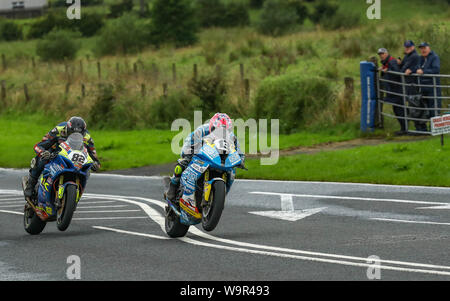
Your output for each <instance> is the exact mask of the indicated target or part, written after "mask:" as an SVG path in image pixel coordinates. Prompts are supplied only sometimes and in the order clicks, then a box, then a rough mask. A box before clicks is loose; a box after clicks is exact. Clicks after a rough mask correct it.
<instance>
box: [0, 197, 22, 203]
mask: <svg viewBox="0 0 450 301" xmlns="http://www.w3.org/2000/svg"><path fill="white" fill-rule="evenodd" d="M8 201H16V202H18V201H23V202H25V199H24V198H10V199H1V200H0V204H1V203H3V202H8Z"/></svg>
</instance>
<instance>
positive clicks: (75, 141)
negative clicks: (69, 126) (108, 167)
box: [66, 133, 84, 151]
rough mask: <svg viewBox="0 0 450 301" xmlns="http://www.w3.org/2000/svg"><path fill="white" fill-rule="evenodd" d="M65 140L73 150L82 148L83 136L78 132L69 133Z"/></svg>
mask: <svg viewBox="0 0 450 301" xmlns="http://www.w3.org/2000/svg"><path fill="white" fill-rule="evenodd" d="M66 142H67V144H68V145H69V146H70V148H71V149H73V150H77V151H82V150H83V148H84V145H83V136H82V135H81V134H80V133H73V134H70V136H69V137H68V138H67V141H66Z"/></svg>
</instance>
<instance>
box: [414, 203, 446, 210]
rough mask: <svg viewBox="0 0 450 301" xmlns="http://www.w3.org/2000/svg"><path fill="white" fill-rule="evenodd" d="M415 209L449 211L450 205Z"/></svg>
mask: <svg viewBox="0 0 450 301" xmlns="http://www.w3.org/2000/svg"><path fill="white" fill-rule="evenodd" d="M416 209H450V204H447V205H442V206H431V207H419V208H416Z"/></svg>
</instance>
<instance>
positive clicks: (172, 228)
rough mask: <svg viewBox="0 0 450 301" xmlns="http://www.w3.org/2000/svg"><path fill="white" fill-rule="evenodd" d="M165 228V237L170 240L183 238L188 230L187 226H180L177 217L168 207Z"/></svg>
mask: <svg viewBox="0 0 450 301" xmlns="http://www.w3.org/2000/svg"><path fill="white" fill-rule="evenodd" d="M165 228H166V233H167V235H169V237H172V238H177V237H183V236H185V235H186V233H187V232H188V230H189V226H188V225H184V224H182V223H181V222H180V218H179V217H178V215H177V214H176V213H175V212H174V211H173V210H172V208H170V207H167V209H166V222H165Z"/></svg>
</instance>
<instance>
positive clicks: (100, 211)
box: [75, 209, 141, 213]
mask: <svg viewBox="0 0 450 301" xmlns="http://www.w3.org/2000/svg"><path fill="white" fill-rule="evenodd" d="M140 211H141V210H139V209H130V210H99V211H97V210H93V211H84V210H77V211H75V213H116V212H140Z"/></svg>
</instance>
